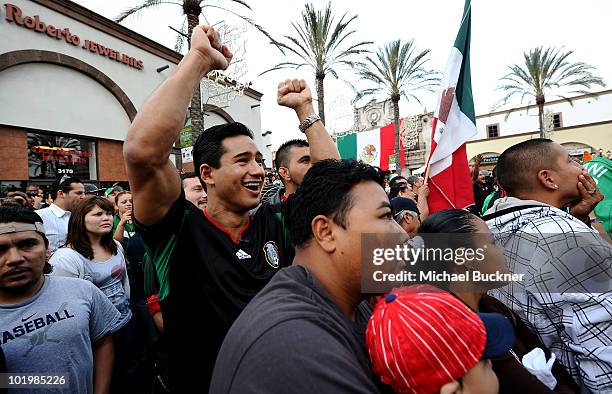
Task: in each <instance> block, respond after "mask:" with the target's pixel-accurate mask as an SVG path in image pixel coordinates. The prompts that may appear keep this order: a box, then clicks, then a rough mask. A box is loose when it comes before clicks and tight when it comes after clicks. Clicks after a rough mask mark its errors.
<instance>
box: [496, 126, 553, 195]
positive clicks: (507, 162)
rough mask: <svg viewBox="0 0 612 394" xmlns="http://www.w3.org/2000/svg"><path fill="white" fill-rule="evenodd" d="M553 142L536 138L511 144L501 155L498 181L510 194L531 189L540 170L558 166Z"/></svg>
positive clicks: (497, 172)
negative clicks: (552, 145) (552, 146)
mask: <svg viewBox="0 0 612 394" xmlns="http://www.w3.org/2000/svg"><path fill="white" fill-rule="evenodd" d="M553 143H554V142H553V141H552V140H549V139H546V138H534V139H531V140H527V141H523V142H519V143H518V144H516V145H513V146H511V147H510V148H508V149H506V150H505V151H504V152H503V153H502V154H501V155H500V156H499V159H498V160H497V171H496V175H497V181H498V183H499V185H500V186H501V187H502V188H503V189H504V190H505V191H506V192H507V193H508V195H509V196H516V195H517V193H520V192H522V191H524V190H531V189H532V188H533V186H534V180H535V174H536V173H537V172H538V171H540V170H542V169H544V168H553V169H554V168H557V164H556V162H555V160H556V157H555V153H554V151H553V150H552V149H551V144H553Z"/></svg>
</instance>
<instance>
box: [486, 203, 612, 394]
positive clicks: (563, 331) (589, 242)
mask: <svg viewBox="0 0 612 394" xmlns="http://www.w3.org/2000/svg"><path fill="white" fill-rule="evenodd" d="M534 205H536V206H534ZM521 206H524V207H523V208H521ZM500 211H504V212H505V213H502V212H500ZM496 212H497V214H496V215H499V216H496V217H493V218H491V219H489V220H487V225H488V226H489V228H490V229H491V231H492V232H493V234H494V235H495V238H496V240H497V241H498V242H500V243H501V244H502V245H503V246H504V248H505V253H504V255H505V257H506V263H507V264H508V268H509V270H510V272H512V273H517V274H525V275H524V279H523V281H521V282H511V283H510V284H508V285H507V286H505V287H503V288H501V289H496V290H492V291H490V292H489V293H490V294H491V295H493V296H494V297H496V298H497V299H499V300H500V301H502V302H503V303H504V304H506V305H507V306H508V307H510V308H511V309H512V310H514V312H516V313H517V314H518V315H519V316H520V317H521V319H522V320H523V321H525V323H526V324H527V325H528V326H529V327H530V328H531V329H532V330H533V331H534V332H536V333H537V334H538V335H539V336H540V338H541V339H542V342H544V344H545V345H546V346H547V347H548V348H549V349H550V350H551V351H552V352H554V353H555V355H556V356H557V359H558V360H559V361H560V362H561V363H562V364H563V365H564V366H565V367H566V368H567V370H568V371H569V373H570V374H571V375H572V376H573V378H574V379H575V380H576V382H578V383H579V384H580V385H581V386H583V387H585V388H587V389H589V390H591V391H592V392H597V393H612V246H611V245H610V244H608V243H607V242H606V241H604V240H603V239H602V238H601V237H600V236H599V235H598V234H597V232H595V231H594V230H592V229H590V228H589V227H588V226H586V225H585V224H584V223H582V222H581V221H579V220H578V219H576V218H574V217H573V216H572V215H570V214H568V213H566V212H564V211H562V210H560V209H557V208H555V207H552V206H549V205H546V204H543V203H540V202H537V201H528V200H519V199H517V198H512V197H507V198H503V199H500V200H498V201H497V202H496V204H495V205H494V206H493V207H492V208H491V209H489V210H488V211H487V214H489V215H490V214H494V213H496ZM485 219H486V217H485Z"/></svg>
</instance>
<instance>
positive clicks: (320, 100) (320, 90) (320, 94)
mask: <svg viewBox="0 0 612 394" xmlns="http://www.w3.org/2000/svg"><path fill="white" fill-rule="evenodd" d="M324 78H325V74H324V73H317V74H316V80H317V104H318V105H319V117H320V118H321V122H322V123H323V124H325V88H324V87H323V79H324Z"/></svg>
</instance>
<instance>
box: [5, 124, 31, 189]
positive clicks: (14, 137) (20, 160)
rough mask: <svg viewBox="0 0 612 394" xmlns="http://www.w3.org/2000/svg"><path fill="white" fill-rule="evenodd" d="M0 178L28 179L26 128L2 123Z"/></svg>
mask: <svg viewBox="0 0 612 394" xmlns="http://www.w3.org/2000/svg"><path fill="white" fill-rule="evenodd" d="M0 135H1V136H2V143H0V180H3V181H4V180H27V179H28V139H27V136H26V132H25V131H24V130H19V129H16V128H11V127H6V126H1V125H0Z"/></svg>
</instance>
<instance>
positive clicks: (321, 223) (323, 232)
mask: <svg viewBox="0 0 612 394" xmlns="http://www.w3.org/2000/svg"><path fill="white" fill-rule="evenodd" d="M310 228H311V229H312V234H313V238H314V241H315V242H317V243H318V244H319V245H320V246H321V248H323V250H325V251H326V252H327V253H333V252H334V251H335V250H336V237H335V236H334V231H333V228H334V226H333V223H332V221H331V219H330V218H328V217H327V216H324V215H317V216H315V217H314V219H312V222H310Z"/></svg>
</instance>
